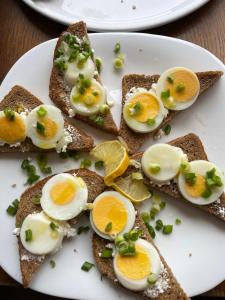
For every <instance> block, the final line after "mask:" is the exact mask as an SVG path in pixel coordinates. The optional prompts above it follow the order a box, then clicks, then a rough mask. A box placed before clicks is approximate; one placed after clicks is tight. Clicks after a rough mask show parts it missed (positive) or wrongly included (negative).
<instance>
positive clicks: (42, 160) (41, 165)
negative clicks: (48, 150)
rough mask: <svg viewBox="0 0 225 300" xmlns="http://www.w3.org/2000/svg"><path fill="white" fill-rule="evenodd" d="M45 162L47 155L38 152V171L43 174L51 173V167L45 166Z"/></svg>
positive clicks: (46, 161)
mask: <svg viewBox="0 0 225 300" xmlns="http://www.w3.org/2000/svg"><path fill="white" fill-rule="evenodd" d="M47 163H48V157H47V155H45V154H43V153H40V154H38V156H37V164H38V167H39V169H40V171H41V172H42V173H43V174H51V173H52V169H51V167H47Z"/></svg>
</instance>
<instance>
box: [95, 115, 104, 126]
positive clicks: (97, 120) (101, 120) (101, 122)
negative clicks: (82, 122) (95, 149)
mask: <svg viewBox="0 0 225 300" xmlns="http://www.w3.org/2000/svg"><path fill="white" fill-rule="evenodd" d="M94 122H95V124H96V125H98V126H103V125H104V118H103V117H102V116H97V117H96V118H95V120H94Z"/></svg>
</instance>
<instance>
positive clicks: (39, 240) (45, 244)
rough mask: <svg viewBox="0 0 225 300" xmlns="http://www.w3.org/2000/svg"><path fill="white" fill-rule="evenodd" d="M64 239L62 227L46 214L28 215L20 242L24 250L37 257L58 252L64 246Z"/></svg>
mask: <svg viewBox="0 0 225 300" xmlns="http://www.w3.org/2000/svg"><path fill="white" fill-rule="evenodd" d="M52 223H54V226H52ZM63 237H64V234H63V230H62V228H61V225H60V224H59V223H58V222H56V221H55V220H54V221H53V220H52V219H50V218H49V217H48V216H46V214H45V213H44V212H40V213H34V214H30V215H28V216H27V217H26V218H25V219H24V221H23V224H22V226H21V230H20V240H21V242H22V244H23V246H24V248H25V249H26V250H27V251H29V252H30V253H32V254H36V255H46V254H49V253H54V252H56V251H57V250H58V249H59V248H60V246H61V244H62V240H63Z"/></svg>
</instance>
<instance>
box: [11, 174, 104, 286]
mask: <svg viewBox="0 0 225 300" xmlns="http://www.w3.org/2000/svg"><path fill="white" fill-rule="evenodd" d="M67 173H70V174H76V175H77V176H80V177H82V178H83V180H84V181H85V182H86V184H87V187H88V202H93V201H94V199H95V198H96V197H97V196H98V195H99V194H100V193H102V192H103V191H104V189H105V186H104V181H103V178H102V177H101V176H99V175H98V174H96V173H95V172H92V171H90V170H87V169H78V170H71V171H68V172H67ZM53 176H54V175H53ZM51 177H52V176H49V177H47V178H45V179H43V180H41V181H39V182H38V183H36V184H35V185H33V186H32V187H30V188H28V189H27V190H26V191H25V192H24V193H23V194H22V195H21V197H20V202H19V209H18V211H17V214H16V227H21V224H22V222H23V220H24V218H25V217H26V216H27V215H29V214H31V213H35V212H40V211H41V206H40V205H35V204H33V202H32V198H33V197H34V196H35V195H38V194H40V193H41V191H42V188H43V186H44V184H45V183H46V182H47V181H48V180H49V179H50V178H51ZM78 219H79V216H78V217H76V218H74V219H72V220H70V221H69V224H70V225H71V226H72V227H74V226H75V225H76V223H77V221H78ZM18 246H19V256H20V269H21V273H22V282H23V285H24V287H28V285H29V283H30V281H31V279H32V277H33V275H34V274H35V273H36V272H37V271H38V269H39V268H40V266H41V265H42V263H43V262H44V260H45V257H44V256H38V255H31V254H29V252H28V251H27V250H26V249H25V248H24V247H23V245H22V243H21V241H20V238H19V237H18ZM24 257H25V258H26V257H28V258H29V260H26V259H23V258H24Z"/></svg>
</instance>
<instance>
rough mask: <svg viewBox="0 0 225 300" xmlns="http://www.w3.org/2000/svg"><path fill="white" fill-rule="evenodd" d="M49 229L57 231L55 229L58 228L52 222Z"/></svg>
mask: <svg viewBox="0 0 225 300" xmlns="http://www.w3.org/2000/svg"><path fill="white" fill-rule="evenodd" d="M49 227H50V228H51V229H52V230H57V229H58V228H59V226H58V225H56V224H55V223H54V222H51V223H50V224H49Z"/></svg>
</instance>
